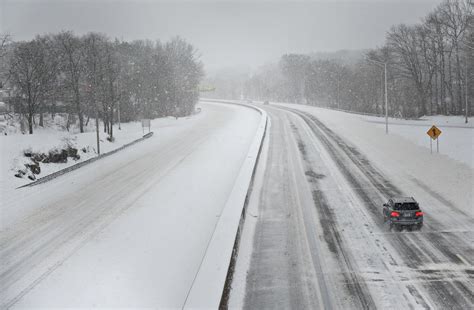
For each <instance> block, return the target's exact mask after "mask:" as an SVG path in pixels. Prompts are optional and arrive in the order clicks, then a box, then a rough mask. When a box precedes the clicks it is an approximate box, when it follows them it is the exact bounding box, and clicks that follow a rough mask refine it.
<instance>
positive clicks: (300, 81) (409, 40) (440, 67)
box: [243, 0, 474, 116]
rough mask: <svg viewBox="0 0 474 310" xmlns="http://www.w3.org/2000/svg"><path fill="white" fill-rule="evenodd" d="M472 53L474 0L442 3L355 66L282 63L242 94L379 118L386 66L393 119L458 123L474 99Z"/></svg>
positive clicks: (327, 61) (293, 58) (299, 59)
mask: <svg viewBox="0 0 474 310" xmlns="http://www.w3.org/2000/svg"><path fill="white" fill-rule="evenodd" d="M473 48H474V18H473V2H472V0H445V1H444V2H442V3H441V4H440V5H439V6H438V7H437V8H436V9H435V10H434V11H433V12H431V13H430V14H429V15H428V16H426V17H425V18H424V19H423V20H422V22H421V23H420V24H417V25H404V24H401V25H397V26H393V27H392V28H391V29H390V31H388V33H387V36H386V41H385V44H384V46H382V47H380V48H377V49H374V50H371V51H367V52H364V54H363V55H361V56H362V57H360V58H359V60H358V61H355V62H354V61H345V60H344V59H341V58H337V57H335V58H331V57H324V59H321V57H314V55H302V54H289V55H284V56H282V58H281V59H280V62H279V63H278V64H275V65H267V66H265V67H263V68H262V69H261V70H260V71H259V72H257V73H256V74H253V75H252V76H250V77H248V78H247V79H246V81H245V82H244V87H243V93H244V94H245V95H246V96H247V97H250V98H260V99H264V98H265V99H269V100H278V101H289V102H295V103H308V104H311V105H317V106H325V107H331V108H340V109H347V110H353V111H359V112H367V113H376V114H381V113H384V108H385V107H384V79H383V78H384V76H383V74H384V70H383V66H380V65H376V64H374V62H373V61H376V62H378V63H386V64H387V73H388V74H387V79H388V82H387V88H388V91H387V94H388V98H389V104H388V105H389V114H390V115H392V116H398V115H399V116H421V115H430V114H455V115H459V114H464V113H465V112H466V110H465V109H466V100H468V103H469V105H471V106H472V101H473V98H474V50H473ZM469 94H470V95H469ZM469 105H468V106H469ZM468 112H469V113H470V114H471V115H472V110H469V109H468Z"/></svg>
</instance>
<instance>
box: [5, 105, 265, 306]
mask: <svg viewBox="0 0 474 310" xmlns="http://www.w3.org/2000/svg"><path fill="white" fill-rule="evenodd" d="M202 106H203V113H200V114H199V115H197V116H195V117H192V118H191V119H190V120H187V121H185V120H178V121H176V123H180V124H179V125H176V126H173V127H167V128H163V129H162V130H156V131H155V135H154V136H153V138H152V139H149V140H147V141H146V142H145V143H139V144H137V145H136V147H133V148H128V149H127V150H126V151H124V152H119V153H117V154H115V155H113V156H110V157H108V158H107V159H105V160H104V161H101V162H100V163H99V162H95V163H93V164H91V165H87V166H86V167H84V169H78V170H76V171H73V172H71V173H70V174H67V175H65V176H64V177H62V178H58V179H55V180H52V181H51V182H48V183H45V184H41V185H39V186H36V187H32V188H26V189H21V190H18V192H17V195H18V193H21V195H22V197H20V198H18V197H16V198H15V201H13V203H12V204H8V203H6V204H5V205H4V207H5V209H6V210H5V211H6V212H4V213H3V214H4V215H5V216H6V218H7V222H6V223H5V222H4V223H3V224H4V228H5V234H8V236H12V238H13V239H15V238H17V237H16V236H18V239H19V241H18V242H23V240H22V238H20V236H21V234H19V233H18V231H22V229H23V228H24V229H25V231H26V232H27V233H28V235H29V236H30V235H31V236H30V239H28V240H27V241H28V244H27V245H25V244H24V243H22V246H23V247H24V248H25V250H18V251H16V250H13V251H12V253H11V255H14V256H15V259H11V260H10V262H11V264H10V265H8V266H15V265H14V263H16V261H17V260H18V261H21V262H22V265H23V267H22V268H16V269H15V270H12V272H13V273H14V274H15V276H17V277H18V278H19V280H18V281H16V282H14V283H13V284H12V285H11V286H10V288H9V291H7V292H6V293H5V296H6V294H7V293H8V296H11V297H12V298H15V297H14V296H17V293H18V292H20V293H21V292H24V288H25V287H27V291H26V293H25V294H24V296H23V297H22V298H21V299H19V300H18V302H16V301H15V300H14V299H6V301H7V302H8V301H9V300H13V303H15V306H17V307H18V308H24V307H46V308H53V307H64V306H70V307H84V308H90V307H93V306H95V307H134V308H138V307H154V308H181V307H182V305H183V303H184V300H185V298H186V295H187V293H188V292H189V288H190V287H191V285H192V282H193V280H194V277H195V275H196V274H197V272H198V270H199V268H200V266H201V262H202V259H203V256H204V255H205V253H206V249H207V245H208V244H209V240H210V239H211V238H212V234H213V231H214V229H215V227H216V225H217V224H218V222H219V221H220V220H221V217H222V218H226V212H225V211H224V210H223V206H224V205H225V204H226V203H227V202H228V200H229V195H230V194H231V192H232V191H234V189H235V180H236V178H237V177H238V176H239V175H240V171H241V170H242V169H241V168H242V165H245V163H246V162H248V161H249V159H248V151H249V148H250V147H251V144H252V141H253V138H254V136H255V131H256V129H257V127H258V124H259V120H260V115H258V113H255V111H252V110H250V109H246V108H241V107H237V106H235V105H223V104H211V103H206V104H202ZM216 150H219V151H216ZM216 163H219V164H218V165H216ZM58 187H61V189H60V190H58ZM247 189H248V187H247V188H245V190H247ZM38 195H41V199H39V200H38V204H36V205H34V206H32V204H31V201H32V199H35V198H36V196H38ZM239 216H240V214H239V215H238V216H237V222H238V221H239ZM43 228H44V230H42V229H43ZM228 228H229V231H230V229H231V227H228ZM37 231H44V232H46V233H37ZM69 231H73V232H74V234H73V235H72V236H71V234H72V232H71V233H69ZM64 232H66V233H64ZM231 233H234V237H235V231H232V232H231ZM15 240H16V239H15ZM65 240H67V242H65ZM12 244H13V242H12ZM58 244H59V246H58ZM230 247H232V244H230ZM12 248H15V249H16V247H14V246H12ZM37 249H39V250H38V251H36V250H37ZM25 251H26V252H27V253H26V254H25ZM29 252H34V253H42V252H47V254H48V257H46V258H44V259H43V257H39V256H38V255H39V254H38V255H36V254H32V255H29V254H30V253H29ZM16 259H17V260H16ZM226 264H227V265H226ZM219 266H225V268H227V266H228V260H227V261H223V262H220V265H219ZM78 270H80V272H78ZM16 271H18V272H16ZM222 271H223V272H224V273H223V274H224V277H225V274H226V271H227V269H224V270H222ZM22 273H27V275H26V276H23V275H22ZM15 279H16V278H15ZM10 282H12V281H10ZM203 297H206V296H203Z"/></svg>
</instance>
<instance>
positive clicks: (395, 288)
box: [229, 105, 474, 309]
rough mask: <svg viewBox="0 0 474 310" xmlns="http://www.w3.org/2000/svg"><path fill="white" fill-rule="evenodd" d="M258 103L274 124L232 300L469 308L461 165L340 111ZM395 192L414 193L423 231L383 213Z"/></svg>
mask: <svg viewBox="0 0 474 310" xmlns="http://www.w3.org/2000/svg"><path fill="white" fill-rule="evenodd" d="M261 107H262V108H264V109H265V110H266V111H267V113H268V115H269V118H270V123H271V126H270V128H269V130H268V131H267V137H266V139H267V141H268V144H267V146H266V148H265V149H264V150H265V151H264V153H262V156H261V158H262V159H261V160H260V162H259V168H260V167H262V166H263V169H258V170H257V171H258V173H257V175H256V177H255V178H256V182H255V187H256V188H258V189H259V190H258V191H256V190H254V191H253V192H252V196H251V197H250V204H249V211H248V212H249V214H250V215H251V216H250V217H249V216H248V217H247V221H246V224H245V227H244V232H243V235H242V239H241V245H240V250H239V253H240V254H239V258H238V260H237V267H236V273H235V276H234V282H233V287H234V288H235V289H234V290H233V291H231V296H230V303H229V305H230V306H231V307H234V306H235V307H244V308H247V309H262V308H284V309H290V308H294V309H322V308H324V309H374V308H380V309H388V308H392V309H393V308H396V309H410V308H432V309H447V308H449V309H472V308H473V307H474V278H473V274H474V268H473V266H474V246H473V237H474V232H473V227H474V226H473V224H474V219H473V214H472V205H473V201H472V194H473V193H472V189H473V187H472V186H473V175H472V169H471V168H470V167H469V166H467V165H465V164H460V163H458V162H456V161H454V160H452V159H449V158H447V157H439V156H438V157H434V156H432V157H427V156H426V155H428V156H430V155H429V150H428V152H427V153H426V151H425V150H423V149H421V148H420V147H418V146H415V145H413V144H410V142H408V141H407V140H402V139H399V138H398V137H396V136H393V135H391V136H390V137H388V138H387V137H386V136H384V133H383V130H382V129H377V128H374V127H370V126H372V125H371V124H367V123H364V122H362V121H360V120H358V119H357V117H356V116H352V115H347V114H345V113H342V112H333V111H327V110H324V109H317V108H313V107H308V106H299V105H277V106H275V107H274V106H273V105H270V106H265V105H263V106H261ZM327 124H330V127H328V125H327ZM385 141H386V142H385ZM392 196H414V197H415V198H416V199H417V200H418V201H419V202H420V205H421V206H422V208H423V210H424V211H425V214H426V219H425V226H424V227H423V229H422V230H421V231H406V230H404V231H401V232H399V231H391V230H390V229H389V228H388V225H387V224H386V223H385V224H384V223H383V220H382V204H383V203H384V202H386V201H387V200H388V198H389V197H392Z"/></svg>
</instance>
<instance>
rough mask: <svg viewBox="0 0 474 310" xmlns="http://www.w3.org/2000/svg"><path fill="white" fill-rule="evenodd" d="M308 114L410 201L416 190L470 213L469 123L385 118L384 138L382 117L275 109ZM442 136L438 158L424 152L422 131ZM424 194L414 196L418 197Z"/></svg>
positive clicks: (473, 156) (473, 136)
mask: <svg viewBox="0 0 474 310" xmlns="http://www.w3.org/2000/svg"><path fill="white" fill-rule="evenodd" d="M277 105H281V106H284V107H288V108H293V109H298V110H301V111H306V112H309V113H312V114H314V115H315V116H316V117H317V118H318V119H319V120H321V121H322V122H323V123H324V124H325V125H326V126H327V127H328V128H330V129H331V130H333V131H335V132H336V133H337V134H338V135H340V136H342V137H343V138H344V139H346V141H349V142H350V143H351V144H352V145H354V146H356V147H357V149H358V150H359V151H361V152H362V153H363V154H364V155H366V156H367V158H368V159H369V160H370V161H371V162H372V163H374V164H375V165H376V166H377V167H378V168H379V169H381V170H382V171H383V172H384V174H385V175H386V176H388V177H390V179H392V180H394V181H395V183H396V184H400V185H401V186H402V187H403V189H404V190H405V191H406V192H407V193H413V194H412V195H413V196H414V197H415V198H416V197H417V192H418V191H419V190H421V189H423V190H424V191H429V192H430V193H431V195H440V196H441V197H446V198H447V199H449V201H451V202H453V203H454V205H456V206H457V207H458V208H460V209H462V210H463V211H464V212H466V213H467V214H471V215H472V214H473V210H472V205H473V201H474V200H473V194H474V193H473V192H474V183H473V177H474V170H473V169H474V149H473V148H474V128H473V125H472V124H473V122H474V119H473V118H470V120H469V123H468V124H467V125H465V124H464V123H463V121H464V120H463V118H462V117H446V116H436V117H430V118H428V117H427V118H423V119H421V120H399V119H389V134H388V135H386V134H385V123H384V121H385V120H384V119H383V118H379V117H372V116H362V115H356V114H350V113H345V112H340V111H333V110H328V109H323V108H317V107H312V106H305V105H297V104H277ZM432 125H436V126H438V127H439V128H440V129H441V131H442V132H443V133H442V135H441V136H440V139H441V140H440V154H437V153H436V144H435V142H434V144H433V154H431V153H430V144H429V143H430V141H429V139H428V135H427V134H426V132H427V131H428V129H429V128H430V127H431V126H432ZM425 194H426V193H420V196H422V195H425Z"/></svg>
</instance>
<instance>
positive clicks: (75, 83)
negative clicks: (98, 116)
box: [54, 31, 85, 133]
mask: <svg viewBox="0 0 474 310" xmlns="http://www.w3.org/2000/svg"><path fill="white" fill-rule="evenodd" d="M54 38H55V41H56V43H57V48H58V50H59V55H60V63H61V71H62V72H63V73H64V75H65V77H66V78H65V83H66V87H67V89H68V90H69V91H70V92H71V94H72V101H73V104H74V108H75V111H76V113H77V116H78V118H79V130H80V132H81V133H82V132H84V118H83V111H82V104H81V99H82V98H81V82H82V78H83V74H84V58H85V56H84V49H83V42H82V41H81V39H80V38H78V37H76V36H74V34H73V33H72V32H70V31H68V32H61V33H59V34H57V35H56V36H55V37H54Z"/></svg>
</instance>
